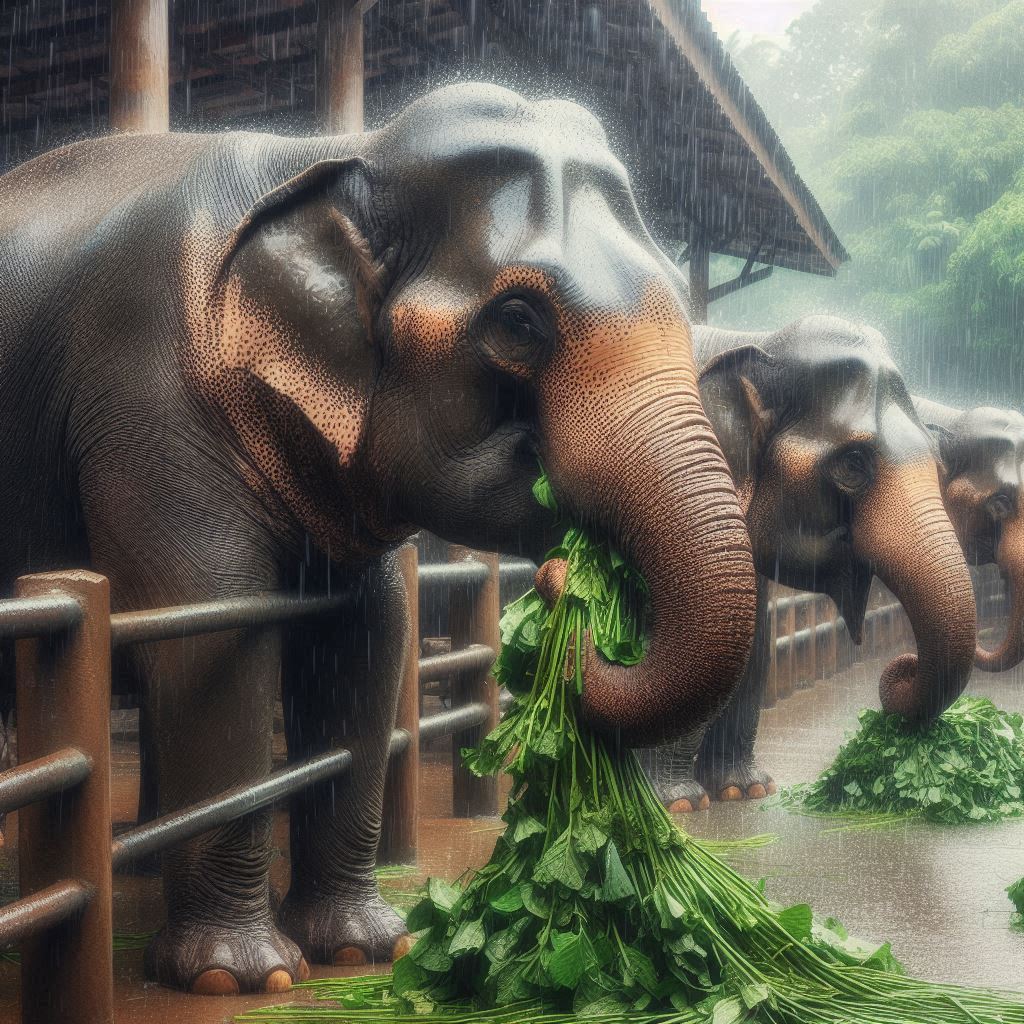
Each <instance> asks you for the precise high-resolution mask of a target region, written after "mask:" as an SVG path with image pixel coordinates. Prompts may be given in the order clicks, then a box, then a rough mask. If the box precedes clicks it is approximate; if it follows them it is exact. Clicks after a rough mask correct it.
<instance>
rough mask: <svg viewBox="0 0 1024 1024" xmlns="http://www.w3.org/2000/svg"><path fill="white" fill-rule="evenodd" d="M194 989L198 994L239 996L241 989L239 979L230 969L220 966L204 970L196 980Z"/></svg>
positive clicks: (193, 984)
mask: <svg viewBox="0 0 1024 1024" xmlns="http://www.w3.org/2000/svg"><path fill="white" fill-rule="evenodd" d="M192 991H193V992H194V993H195V994H196V995H197V996H237V995H238V993H239V991H240V989H239V987H238V981H237V979H236V978H235V976H234V975H233V974H232V973H231V972H230V971H224V970H221V969H220V968H219V967H217V968H214V969H213V970H210V971H203V973H202V974H200V975H199V977H198V978H196V980H195V981H194V982H192Z"/></svg>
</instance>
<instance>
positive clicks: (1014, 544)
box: [914, 396, 1024, 672]
mask: <svg viewBox="0 0 1024 1024" xmlns="http://www.w3.org/2000/svg"><path fill="white" fill-rule="evenodd" d="M914 405H915V406H916V408H917V412H918V415H919V416H920V417H921V420H922V422H923V423H924V424H925V426H927V427H928V428H929V430H931V431H932V432H933V433H934V435H935V439H936V443H937V444H938V448H939V456H940V467H941V471H942V492H943V496H944V498H945V502H946V512H947V513H948V515H949V518H950V520H951V521H952V523H953V527H954V529H955V530H956V535H957V537H958V539H959V541H960V544H961V546H962V547H963V550H964V554H965V555H966V557H967V561H968V562H970V563H971V564H972V565H987V564H992V563H994V564H996V565H998V566H999V570H1000V573H1001V574H1002V576H1003V578H1004V579H1005V580H1006V581H1007V583H1008V586H1009V591H1010V612H1009V626H1008V629H1007V632H1006V636H1005V637H1004V638H1003V640H1002V642H1001V643H1000V644H999V646H998V647H997V648H996V649H995V650H993V651H989V650H986V649H985V648H984V647H982V646H981V645H980V644H979V645H978V648H977V652H976V654H975V658H974V664H975V665H977V667H978V668H980V669H982V670H984V671H986V672H1005V671H1007V670H1008V669H1011V668H1014V667H1015V666H1017V665H1019V664H1020V662H1021V661H1022V660H1024V515H1022V510H1021V483H1022V480H1024V416H1022V415H1021V414H1020V413H1019V412H1016V411H1015V410H1013V409H993V408H991V407H989V406H980V407H978V408H974V409H968V410H960V409H953V408H951V407H950V406H947V405H940V404H939V403H937V402H932V401H929V400H928V399H926V398H919V397H917V396H914Z"/></svg>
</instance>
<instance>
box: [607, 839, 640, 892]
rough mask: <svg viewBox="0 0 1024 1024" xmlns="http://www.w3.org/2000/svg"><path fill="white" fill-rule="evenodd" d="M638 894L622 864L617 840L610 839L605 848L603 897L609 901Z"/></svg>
mask: <svg viewBox="0 0 1024 1024" xmlns="http://www.w3.org/2000/svg"><path fill="white" fill-rule="evenodd" d="M635 895H636V889H635V888H634V887H633V883H632V882H631V881H630V879H629V875H628V874H627V873H626V869H625V868H624V867H623V866H622V858H621V857H619V850H618V847H617V846H616V845H615V841H614V840H612V839H609V840H608V845H607V846H606V847H605V848H604V879H603V881H602V884H601V898H602V899H604V900H606V901H607V902H609V903H614V902H616V901H617V900H625V899H629V898H630V897H631V896H635Z"/></svg>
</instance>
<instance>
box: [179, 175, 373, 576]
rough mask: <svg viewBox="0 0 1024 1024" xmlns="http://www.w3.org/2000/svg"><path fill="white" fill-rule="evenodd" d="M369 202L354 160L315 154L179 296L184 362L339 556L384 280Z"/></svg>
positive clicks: (279, 490) (270, 482) (255, 209)
mask: <svg viewBox="0 0 1024 1024" xmlns="http://www.w3.org/2000/svg"><path fill="white" fill-rule="evenodd" d="M377 210H378V204H377V202H376V200H375V189H374V183H373V181H372V178H371V175H370V171H369V169H368V167H367V166H366V164H365V163H364V162H363V161H362V160H359V159H336V160H335V159H332V160H323V161H320V162H318V163H314V164H312V165H311V166H309V167H307V168H305V169H304V170H302V171H301V172H299V173H298V174H296V175H294V176H293V177H291V178H289V179H288V180H286V181H284V182H283V183H281V184H278V185H276V186H275V187H273V188H271V189H269V190H268V191H267V192H265V193H264V194H263V195H261V196H260V197H259V198H258V199H257V200H256V201H255V202H254V203H253V204H252V205H251V206H250V208H249V209H248V210H247V211H246V212H245V214H244V215H243V216H242V217H241V219H240V220H238V221H237V223H236V225H235V227H234V228H233V229H232V230H230V232H225V235H224V236H222V237H223V238H224V242H223V245H222V246H219V247H218V248H217V249H216V250H214V251H215V252H216V253H217V255H216V256H215V257H214V259H213V260H212V261H210V262H211V263H212V264H213V281H212V285H213V287H212V288H207V289H206V290H205V291H203V293H202V294H203V295H204V302H203V304H198V303H197V304H195V305H190V304H186V306H187V308H186V316H187V317H189V328H190V332H189V333H190V336H191V346H190V352H189V356H188V359H189V368H190V370H191V371H192V373H193V375H194V379H195V381H196V385H197V389H198V390H199V391H200V392H201V393H202V394H204V395H205V396H206V397H207V398H208V400H209V401H210V402H211V404H213V405H214V407H215V408H217V409H219V410H220V412H221V413H222V414H223V415H224V416H225V418H226V419H227V420H228V422H229V423H230V425H231V426H232V428H233V429H234V432H235V434H236V436H237V438H238V440H239V441H240V443H241V447H242V449H243V450H244V452H245V453H246V454H247V455H248V466H247V470H251V469H255V470H256V471H257V472H255V473H253V472H248V473H247V479H249V480H250V482H251V485H252V486H253V487H254V488H258V489H261V491H264V490H268V489H269V490H271V491H273V492H274V494H275V495H276V497H277V499H280V500H282V501H283V502H284V504H285V505H286V506H287V507H288V508H289V509H291V511H292V512H293V513H294V515H295V517H296V518H297V519H298V521H299V522H300V523H301V524H302V525H303V526H304V527H305V528H306V529H307V530H308V531H309V532H310V534H311V535H312V536H313V537H314V538H315V540H316V542H317V543H318V544H320V545H321V546H322V547H323V548H324V549H325V550H331V551H332V552H334V553H338V554H339V557H342V553H343V552H345V551H348V550H350V549H351V548H352V544H353V540H352V533H353V530H352V524H353V523H355V522H356V521H357V520H358V519H359V514H358V510H356V509H355V508H354V504H355V503H356V502H357V499H358V496H357V495H356V494H355V492H354V490H350V489H349V488H347V487H346V485H345V483H344V476H345V474H346V473H347V472H348V471H349V470H350V469H351V468H352V467H353V466H354V465H355V461H356V459H357V456H358V453H359V451H360V450H361V446H362V444H363V442H364V440H365V434H366V428H367V423H368V415H369V407H370V398H371V391H372V388H373V384H374V380H375V378H376V372H377V363H378V351H377V346H376V345H375V344H374V343H373V341H374V338H373V335H374V325H375V320H376V314H377V312H378V310H379V308H380V304H381V302H382V299H383V296H384V295H385V292H386V289H387V275H388V271H387V266H388V256H389V254H388V251H387V249H386V248H385V246H384V245H383V244H382V240H383V238H384V237H385V232H384V231H383V230H382V228H381V219H380V218H379V216H378V213H377ZM194 262H196V261H193V263H194ZM186 265H188V261H187V260H186ZM208 265H209V264H208ZM204 283H205V282H204ZM198 290H199V289H192V291H193V292H195V291H198ZM186 294H188V292H186ZM345 524H348V526H347V527H346V526H345ZM382 530H383V527H382ZM374 536H375V537H377V536H383V533H382V532H380V531H377V532H375V533H374Z"/></svg>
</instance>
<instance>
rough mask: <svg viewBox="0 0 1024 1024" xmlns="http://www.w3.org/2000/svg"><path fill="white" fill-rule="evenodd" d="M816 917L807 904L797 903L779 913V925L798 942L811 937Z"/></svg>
mask: <svg viewBox="0 0 1024 1024" xmlns="http://www.w3.org/2000/svg"><path fill="white" fill-rule="evenodd" d="M813 920H814V915H813V914H812V913H811V908H810V907H809V906H808V905H807V904H806V903H797V904H795V905H794V906H792V907H787V908H786V909H785V910H782V911H780V912H779V924H780V925H782V927H783V928H785V929H786V931H787V932H789V934H790V935H792V936H793V938H794V939H796V940H797V941H798V942H803V941H804V940H805V939H809V938H810V937H811V930H812V925H813Z"/></svg>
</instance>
